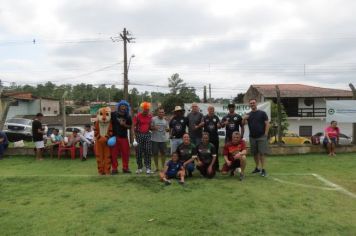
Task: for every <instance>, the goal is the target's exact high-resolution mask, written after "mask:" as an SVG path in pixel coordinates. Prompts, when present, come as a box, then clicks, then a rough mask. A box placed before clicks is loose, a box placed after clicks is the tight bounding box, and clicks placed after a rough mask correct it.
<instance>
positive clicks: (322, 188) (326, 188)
mask: <svg viewBox="0 0 356 236" xmlns="http://www.w3.org/2000/svg"><path fill="white" fill-rule="evenodd" d="M272 179H273V180H275V181H277V182H279V183H282V184H290V185H294V186H299V187H304V188H313V189H321V190H332V191H336V190H337V189H336V188H333V187H332V188H331V187H319V186H314V185H308V184H298V183H293V182H289V181H285V180H281V179H278V178H275V177H272Z"/></svg>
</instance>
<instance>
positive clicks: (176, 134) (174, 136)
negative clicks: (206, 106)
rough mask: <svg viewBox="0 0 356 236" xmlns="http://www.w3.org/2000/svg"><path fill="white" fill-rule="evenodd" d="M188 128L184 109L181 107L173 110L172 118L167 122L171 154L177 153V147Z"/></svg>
mask: <svg viewBox="0 0 356 236" xmlns="http://www.w3.org/2000/svg"><path fill="white" fill-rule="evenodd" d="M187 126H188V119H187V117H184V109H183V108H182V107H181V106H176V107H175V108H174V116H173V117H172V119H171V121H170V122H169V134H170V138H171V154H172V153H173V152H176V151H177V147H178V146H179V145H180V144H181V143H182V142H183V135H184V134H185V130H186V128H187Z"/></svg>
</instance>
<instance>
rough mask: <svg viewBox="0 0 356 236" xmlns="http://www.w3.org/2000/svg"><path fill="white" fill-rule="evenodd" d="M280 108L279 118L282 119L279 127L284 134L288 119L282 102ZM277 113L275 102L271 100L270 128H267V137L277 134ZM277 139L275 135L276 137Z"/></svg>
mask: <svg viewBox="0 0 356 236" xmlns="http://www.w3.org/2000/svg"><path fill="white" fill-rule="evenodd" d="M281 110H282V115H281V120H282V127H281V132H282V134H285V133H286V132H287V130H288V126H289V124H288V121H287V118H288V116H287V113H286V111H285V109H284V106H283V104H281ZM277 114H278V109H277V103H274V102H272V101H271V122H270V125H271V128H270V129H269V132H268V136H269V137H273V136H274V137H276V136H277V135H278V134H277V126H278V120H277ZM276 140H277V137H276Z"/></svg>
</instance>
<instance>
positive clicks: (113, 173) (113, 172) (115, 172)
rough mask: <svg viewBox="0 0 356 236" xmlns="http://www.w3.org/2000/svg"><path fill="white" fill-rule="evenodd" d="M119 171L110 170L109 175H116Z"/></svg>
mask: <svg viewBox="0 0 356 236" xmlns="http://www.w3.org/2000/svg"><path fill="white" fill-rule="evenodd" d="M118 173H119V172H118V171H117V170H112V171H111V175H117V174H118Z"/></svg>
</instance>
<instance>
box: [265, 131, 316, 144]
mask: <svg viewBox="0 0 356 236" xmlns="http://www.w3.org/2000/svg"><path fill="white" fill-rule="evenodd" d="M277 139H278V137H272V138H271V139H270V140H269V143H277ZM282 143H284V144H311V141H310V139H308V138H305V137H301V136H299V135H297V134H296V133H286V134H285V135H284V136H283V137H282Z"/></svg>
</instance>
